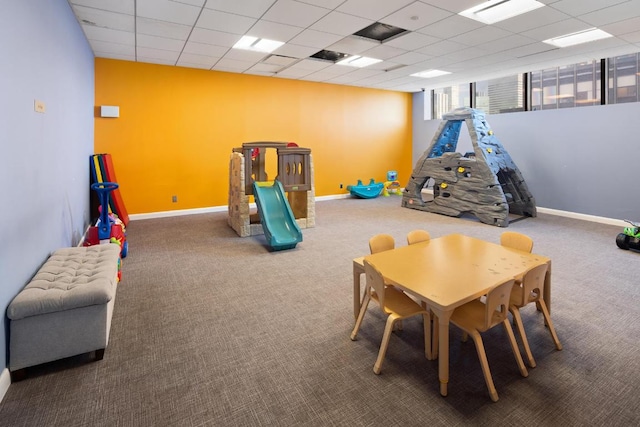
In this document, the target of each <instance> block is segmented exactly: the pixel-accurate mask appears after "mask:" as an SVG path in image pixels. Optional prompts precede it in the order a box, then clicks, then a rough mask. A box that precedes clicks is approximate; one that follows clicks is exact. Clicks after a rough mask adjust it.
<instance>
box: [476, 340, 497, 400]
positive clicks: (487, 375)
mask: <svg viewBox="0 0 640 427" xmlns="http://www.w3.org/2000/svg"><path fill="white" fill-rule="evenodd" d="M470 335H471V338H473V342H474V344H475V345H476V352H477V353H478V359H480V365H481V366H482V374H483V375H484V382H485V383H487V389H488V390H489V396H491V400H493V401H494V402H497V401H498V391H497V390H496V386H495V385H494V384H493V378H492V377H491V371H490V370H489V362H488V361H487V354H486V353H485V351H484V344H483V343H482V337H481V336H480V334H479V333H478V332H472V333H471V334H470Z"/></svg>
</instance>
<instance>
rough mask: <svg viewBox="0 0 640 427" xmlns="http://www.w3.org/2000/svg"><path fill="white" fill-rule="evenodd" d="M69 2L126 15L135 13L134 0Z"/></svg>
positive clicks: (72, 0)
mask: <svg viewBox="0 0 640 427" xmlns="http://www.w3.org/2000/svg"><path fill="white" fill-rule="evenodd" d="M69 3H71V6H76V5H78V6H86V7H92V8H94V9H101V10H106V11H109V12H117V13H125V14H127V15H133V14H134V13H135V7H134V5H135V1H134V0H110V1H108V2H107V1H104V0H69Z"/></svg>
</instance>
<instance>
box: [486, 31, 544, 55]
mask: <svg viewBox="0 0 640 427" xmlns="http://www.w3.org/2000/svg"><path fill="white" fill-rule="evenodd" d="M534 43H537V41H536V40H534V39H531V38H529V37H525V36H521V35H519V34H512V35H510V36H507V37H504V38H501V39H498V40H492V41H491V43H485V44H483V45H482V49H483V50H485V51H487V52H491V53H496V52H502V51H506V50H510V49H514V48H520V47H523V46H527V45H530V44H534Z"/></svg>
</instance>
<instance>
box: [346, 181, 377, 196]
mask: <svg viewBox="0 0 640 427" xmlns="http://www.w3.org/2000/svg"><path fill="white" fill-rule="evenodd" d="M383 187H384V183H382V182H376V180H375V179H373V178H371V180H370V181H369V184H368V185H364V184H363V183H362V181H361V180H358V184H356V185H347V191H349V193H351V195H352V196H353V197H358V198H360V199H373V198H375V197H378V196H379V195H380V193H381V192H382V189H383Z"/></svg>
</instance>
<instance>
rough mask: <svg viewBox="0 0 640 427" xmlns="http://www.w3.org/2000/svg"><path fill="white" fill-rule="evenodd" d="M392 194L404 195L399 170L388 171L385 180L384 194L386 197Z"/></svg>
mask: <svg viewBox="0 0 640 427" xmlns="http://www.w3.org/2000/svg"><path fill="white" fill-rule="evenodd" d="M391 194H395V195H397V196H402V188H400V183H399V182H398V172H396V171H388V172H387V180H386V181H385V183H384V189H383V190H382V195H383V196H384V197H389V195H391Z"/></svg>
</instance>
